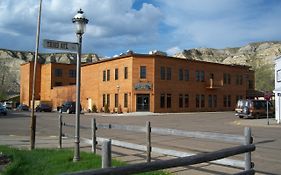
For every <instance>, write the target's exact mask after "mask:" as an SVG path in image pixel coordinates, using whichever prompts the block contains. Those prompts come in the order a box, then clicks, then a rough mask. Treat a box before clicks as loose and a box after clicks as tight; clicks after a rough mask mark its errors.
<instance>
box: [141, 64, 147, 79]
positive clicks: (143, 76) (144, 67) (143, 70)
mask: <svg viewBox="0 0 281 175" xmlns="http://www.w3.org/2000/svg"><path fill="white" fill-rule="evenodd" d="M140 78H141V79H146V66H141V67H140Z"/></svg>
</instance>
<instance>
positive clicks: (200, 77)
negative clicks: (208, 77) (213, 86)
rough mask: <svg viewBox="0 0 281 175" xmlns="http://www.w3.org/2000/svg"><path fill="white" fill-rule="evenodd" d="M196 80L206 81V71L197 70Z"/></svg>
mask: <svg viewBox="0 0 281 175" xmlns="http://www.w3.org/2000/svg"><path fill="white" fill-rule="evenodd" d="M196 81H201V82H204V81H205V72H204V71H199V70H197V71H196Z"/></svg>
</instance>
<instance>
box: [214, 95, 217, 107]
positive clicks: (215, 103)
mask: <svg viewBox="0 0 281 175" xmlns="http://www.w3.org/2000/svg"><path fill="white" fill-rule="evenodd" d="M213 100H214V108H216V107H217V95H214V96H213Z"/></svg>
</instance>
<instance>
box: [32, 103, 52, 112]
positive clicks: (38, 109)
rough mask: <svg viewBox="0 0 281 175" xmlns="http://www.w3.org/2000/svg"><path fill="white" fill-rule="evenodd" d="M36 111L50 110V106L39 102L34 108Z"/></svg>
mask: <svg viewBox="0 0 281 175" xmlns="http://www.w3.org/2000/svg"><path fill="white" fill-rule="evenodd" d="M35 111H36V112H52V107H51V106H50V105H48V104H44V103H40V104H39V105H38V106H36V108H35Z"/></svg>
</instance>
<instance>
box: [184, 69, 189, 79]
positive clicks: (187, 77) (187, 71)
mask: <svg viewBox="0 0 281 175" xmlns="http://www.w3.org/2000/svg"><path fill="white" fill-rule="evenodd" d="M184 80H185V81H188V80H189V70H188V69H186V70H184Z"/></svg>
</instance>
